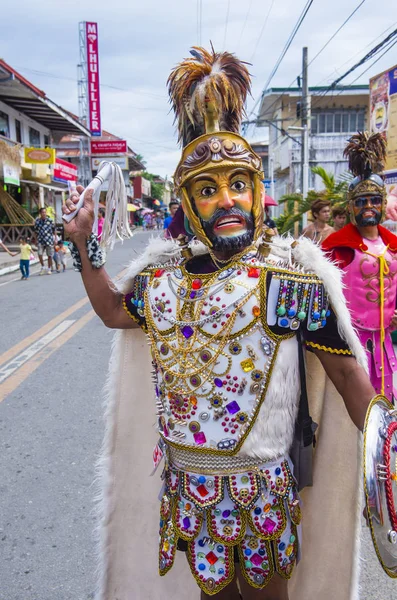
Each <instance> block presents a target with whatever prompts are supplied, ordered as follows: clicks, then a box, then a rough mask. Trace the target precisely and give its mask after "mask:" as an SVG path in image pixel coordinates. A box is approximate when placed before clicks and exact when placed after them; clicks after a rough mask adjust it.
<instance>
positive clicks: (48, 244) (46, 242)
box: [34, 207, 55, 275]
mask: <svg viewBox="0 0 397 600" xmlns="http://www.w3.org/2000/svg"><path fill="white" fill-rule="evenodd" d="M34 230H35V232H36V239H37V251H38V255H39V261H40V264H41V269H40V273H39V275H44V273H45V267H44V253H45V254H46V255H47V263H48V268H47V273H48V275H51V268H52V257H53V254H54V233H55V226H54V222H53V221H52V219H50V218H49V217H47V210H46V208H45V207H42V208H40V212H39V216H38V217H37V219H36V221H35V223H34Z"/></svg>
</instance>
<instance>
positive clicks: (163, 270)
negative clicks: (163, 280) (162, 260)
mask: <svg viewBox="0 0 397 600" xmlns="http://www.w3.org/2000/svg"><path fill="white" fill-rule="evenodd" d="M164 273H165V269H157V271H155V272H154V276H155V277H161V276H162V275H164Z"/></svg>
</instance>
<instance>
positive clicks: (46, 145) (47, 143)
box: [44, 135, 50, 148]
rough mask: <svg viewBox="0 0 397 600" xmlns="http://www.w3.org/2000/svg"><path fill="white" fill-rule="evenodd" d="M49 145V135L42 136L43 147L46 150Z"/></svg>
mask: <svg viewBox="0 0 397 600" xmlns="http://www.w3.org/2000/svg"><path fill="white" fill-rule="evenodd" d="M49 145H50V136H49V135H45V136H44V147H45V148H48V147H49Z"/></svg>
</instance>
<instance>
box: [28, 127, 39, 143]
mask: <svg viewBox="0 0 397 600" xmlns="http://www.w3.org/2000/svg"><path fill="white" fill-rule="evenodd" d="M29 144H30V145H31V146H35V147H36V148H40V131H37V129H33V127H29Z"/></svg>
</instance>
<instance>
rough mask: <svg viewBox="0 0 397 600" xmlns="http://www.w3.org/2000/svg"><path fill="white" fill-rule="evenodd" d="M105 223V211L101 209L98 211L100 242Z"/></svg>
mask: <svg viewBox="0 0 397 600" xmlns="http://www.w3.org/2000/svg"><path fill="white" fill-rule="evenodd" d="M104 222H105V210H104V209H103V208H100V209H99V210H98V240H99V241H101V237H102V231H103V224H104Z"/></svg>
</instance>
